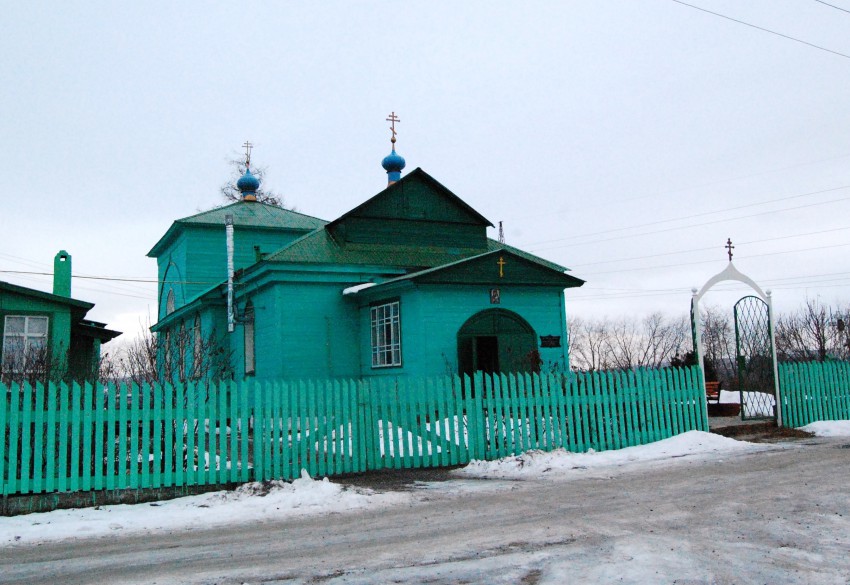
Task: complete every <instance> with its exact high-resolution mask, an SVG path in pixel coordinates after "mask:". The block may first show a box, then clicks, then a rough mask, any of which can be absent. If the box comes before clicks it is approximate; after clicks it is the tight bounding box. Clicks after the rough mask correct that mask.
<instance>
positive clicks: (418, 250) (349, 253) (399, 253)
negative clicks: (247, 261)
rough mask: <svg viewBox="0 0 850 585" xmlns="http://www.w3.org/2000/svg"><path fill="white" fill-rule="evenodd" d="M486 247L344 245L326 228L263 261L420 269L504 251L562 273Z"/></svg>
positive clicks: (519, 253) (491, 243)
mask: <svg viewBox="0 0 850 585" xmlns="http://www.w3.org/2000/svg"><path fill="white" fill-rule="evenodd" d="M485 245H486V248H485V249H483V250H482V249H480V248H479V249H468V248H467V249H464V248H446V247H427V246H397V245H390V244H351V243H348V244H345V245H344V246H343V245H340V244H339V243H338V242H337V241H335V240H334V239H333V238H332V237H331V235H330V234H329V233H328V230H327V227H326V228H324V229H320V230H316V231H315V232H312V233H309V234H307V235H306V236H304V237H302V238H299V239H297V240H295V241H294V242H292V243H291V244H289V245H287V246H286V247H284V248H282V249H280V250H278V251H277V252H275V253H273V254H271V255H269V256H267V257H266V259H265V261H266V262H286V263H305V264H355V265H361V266H364V265H368V266H392V267H396V268H405V269H413V270H420V269H423V268H432V267H434V266H441V265H444V264H448V263H450V262H456V261H458V260H462V259H464V258H469V257H471V256H477V255H479V254H481V253H483V252H488V251H493V250H507V251H510V252H511V253H513V254H515V255H517V256H519V257H522V258H525V259H527V260H530V261H533V262H536V263H538V264H541V265H543V266H546V267H548V268H550V269H552V270H557V271H558V272H563V271H565V270H566V268H564V267H563V266H560V265H558V264H555V263H554V262H549V261H548V260H544V259H543V258H538V257H537V256H534V255H533V254H529V253H528V252H523V251H522V250H519V249H517V248H514V247H512V246H507V245H505V244H500V243H499V242H497V241H496V240H492V239H490V238H487V239H486V241H485Z"/></svg>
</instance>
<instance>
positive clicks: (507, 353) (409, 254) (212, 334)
mask: <svg viewBox="0 0 850 585" xmlns="http://www.w3.org/2000/svg"><path fill="white" fill-rule="evenodd" d="M392 142H393V149H392V152H391V154H390V155H388V156H387V157H386V158H384V160H383V163H382V166H383V167H384V169H385V170H386V171H387V175H388V178H389V181H388V185H387V187H386V189H384V190H383V191H381V192H380V193H378V194H377V195H375V196H373V197H372V198H370V199H368V200H366V201H365V202H364V203H362V204H361V205H359V206H357V207H355V208H354V209H352V210H351V211H349V212H347V213H345V214H343V215H342V216H340V217H338V218H336V219H334V220H333V221H330V222H328V221H324V220H321V219H317V218H314V217H310V216H307V215H303V214H301V213H297V212H294V211H290V210H287V209H282V208H280V207H276V206H273V205H267V204H264V203H261V202H259V201H257V197H256V193H257V190H258V189H259V181H258V179H257V178H256V177H255V176H254V175H253V174H252V173H251V171H250V167H249V168H248V170H247V171H246V172H245V174H244V175H243V176H242V177H241V178H240V179H239V181H238V182H237V187H238V189H239V191H240V192H241V196H242V199H241V201H238V202H236V203H233V204H231V205H227V206H224V207H219V208H216V209H213V210H210V211H207V212H204V213H200V214H197V215H193V216H191V217H187V218H184V219H179V220H177V221H175V222H174V223H173V224H172V225H171V227H170V228H169V229H168V231H167V232H166V233H165V235H163V236H162V238H160V240H159V241H158V242H157V243H156V244H155V245H154V247H153V248H152V249H151V251H150V252H149V253H148V256H150V257H152V258H156V260H157V265H158V274H159V282H160V288H159V315H158V321H157V323H156V324H155V325H154V326H153V327H152V330H153V331H154V332H155V333H157V334H158V335H159V336H160V339H163V338H164V339H165V340H166V343H165V344H164V345H165V346H166V347H167V348H169V349H167V350H165V356H164V357H163V359H162V360H161V361H162V365H161V367H162V368H163V370H164V374H165V376H166V377H167V378H171V379H189V378H192V377H211V376H217V375H226V374H225V373H224V372H223V371H215V372H213V371H212V370H211V369H210V368H209V367H199V366H201V365H202V364H204V363H207V362H206V361H205V360H209V358H210V356H209V355H208V354H209V353H210V352H218V353H219V354H221V355H225V356H227V359H226V361H227V363H228V366H229V368H231V369H230V371H229V372H227V374H229V375H232V376H233V377H235V378H236V379H243V378H244V377H253V378H255V379H257V380H273V379H317V378H342V377H345V378H362V377H367V376H431V375H443V374H455V373H472V372H474V371H477V370H483V371H485V372H495V371H504V372H511V371H537V370H539V369H541V368H543V369H548V368H557V369H560V370H567V369H568V367H569V363H568V353H567V349H568V348H567V330H566V312H565V304H564V290H565V289H567V288H571V287H578V286H581V285H582V284H583V281H582V280H580V279H578V278H575V277H573V276H570V275H568V274H566V272H567V269H566V268H564V267H563V266H559V265H558V264H555V263H553V262H549V261H547V260H544V259H542V258H539V257H537V256H534V255H532V254H529V253H527V252H523V251H522V250H519V249H517V248H514V247H511V246H508V245H505V244H503V243H500V242H499V241H496V240H493V239H490V238H488V237H487V233H486V232H487V228H488V227H493V224H492V223H491V222H490V221H488V220H487V219H486V218H485V217H484V216H482V215H481V214H480V213H478V212H477V211H476V210H474V209H473V208H472V207H470V206H469V205H467V204H466V203H465V202H464V201H463V200H462V199H460V198H459V197H458V196H457V195H455V194H454V193H452V192H451V191H450V190H449V189H448V188H446V187H445V186H443V185H442V184H440V183H439V182H438V181H437V180H436V179H434V178H433V177H431V176H430V175H428V174H427V173H426V172H425V171H423V170H422V169H419V168H417V169H416V170H414V171H412V172H410V173H409V174H407V175H406V176H404V177H403V178H402V177H401V171H402V169H403V168H404V166H405V161H404V159H403V158H402V157H401V156H400V155H398V154H396V152H395V132H394V131H393V139H392ZM248 163H249V164H250V157H249V159H248ZM211 339H212V340H215V341H214V343H208V342H207V341H208V340H211Z"/></svg>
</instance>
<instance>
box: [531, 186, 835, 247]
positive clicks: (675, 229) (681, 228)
mask: <svg viewBox="0 0 850 585" xmlns="http://www.w3.org/2000/svg"><path fill="white" fill-rule="evenodd" d="M848 199H850V197H842V198H841V199H832V200H830V201H821V202H818V203H809V204H806V205H798V206H796V207H786V208H784V209H774V210H773V211H763V212H760V213H751V214H749V215H741V216H739V217H728V218H724V219H716V220H713V221H704V222H702V223H692V224H688V225H683V226H678V227H671V228H666V229H661V230H653V231H651V232H643V233H639V234H625V235H622V236H614V237H611V238H602V239H599V240H590V241H587V242H577V243H571V244H563V245H560V246H549V247H546V248H536V249H533V250H531V251H532V252H539V251H541V250H558V249H560V248H566V247H568V246H587V245H589V244H598V243H600V242H611V241H614V240H621V239H623V238H637V237H640V236H652V235H655V234H661V233H665V232H674V231H678V230H684V229H689V228H694V227H701V226H705V225H714V224H718V223H723V222H728V221H737V220H739V219H749V218H751V217H760V216H762V215H770V214H772V213H781V212H783V211H796V210H797V209H805V208H807V207H815V206H818V205H827V204H830V203H840V202H842V201H847V200H848ZM612 231H620V230H619V229H618V230H612ZM601 233H605V232H601ZM562 239H567V238H562ZM552 241H553V242H554V241H559V240H552Z"/></svg>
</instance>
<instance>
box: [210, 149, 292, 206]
mask: <svg viewBox="0 0 850 585" xmlns="http://www.w3.org/2000/svg"><path fill="white" fill-rule="evenodd" d="M229 164H230V166H231V168H232V172H231V174H230V178H229V179H228V180H227V182H226V183H225V184H224V185H222V186H221V196H222V197H224V199H225V200H226V201H228V202H230V201H242V192H241V191H239V188H238V187H236V182H237V181H238V180H239V178H240V177H241V176H242V175H244V174H245V171H246V170H247V169H248V167H247V165H246V164H245V160H243V159H231V160H230V161H229ZM267 170H268V167H251V174H253V175H254V176H255V177H257V179H259V180H260V188H259V189H257V192H256V194H255V196H256V197H257V201H259V202H260V203H266V204H268V205H274V206H277V207H283V206H284V204H283V195H281V194H279V193H275V192H274V191H270V190H267V189H265V188H263V179H264V178H265V176H266V171H267Z"/></svg>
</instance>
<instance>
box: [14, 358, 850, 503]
mask: <svg viewBox="0 0 850 585" xmlns="http://www.w3.org/2000/svg"><path fill="white" fill-rule="evenodd" d="M701 376H702V373H701V372H700V371H699V370H698V368H696V367H688V368H669V369H663V370H647V369H640V370H633V371H608V372H591V373H566V374H552V373H544V374H540V373H522V374H506V373H497V374H495V375H490V374H483V373H482V372H476V373H475V374H474V375H472V376H467V375H464V376H463V377H460V376H443V377H437V378H428V379H413V378H398V379H396V378H392V377H388V376H387V377H384V376H382V377H376V378H372V379H364V380H324V381H321V380H314V381H307V382H305V381H275V382H268V383H260V382H255V381H250V382H249V381H243V382H222V383H219V384H213V383H202V382H195V381H190V382H188V383H187V384H185V385H184V384H164V385H159V384H151V385H142V386H135V385H129V384H124V385H121V386H115V385H114V384H110V385H107V386H101V385H97V384H95V385H92V384H83V385H80V384H75V383H70V384H67V383H57V382H50V383H47V384H35V385H33V386H30V385H27V384H24V385H12V386H8V387H7V386H3V385H0V391H2V398H0V423H2V425H3V432H2V433H0V453H3V454H4V455H5V456H4V457H2V458H0V491H2V493H3V494H4V495H10V494H11V495H15V494H26V493H52V492H57V491H58V492H66V491H83V492H85V491H91V490H100V489H106V490H121V489H145V488H158V487H164V486H183V485H212V484H224V483H228V482H236V481H250V480H252V479H254V480H267V479H294V478H297V477H299V475H300V474H301V470H302V469H303V470H307V472H308V473H309V474H310V475H312V476H322V475H336V474H340V473H350V472H357V471H364V470H368V469H381V468H419V467H433V466H446V465H456V464H463V463H466V462H468V461H470V460H472V459H495V458H498V457H505V456H510V455H516V454H519V453H521V452H523V451H527V450H529V449H543V450H552V449H556V448H560V447H563V448H566V449H569V450H571V451H578V452H581V451H586V450H588V449H596V450H601V449H618V448H624V447H630V446H634V445H639V444H644V443H647V442H651V441H657V440H660V439H664V438H668V437H670V436H673V435H676V434H679V433H683V432H687V431H689V430H707V429H708V420H707V418H706V414H705V412H706V411H705V396H704V394H703V391H702V386H701ZM779 384H780V388H781V391H780V397H781V402H780V404H779V405H778V406H779V408H781V409H782V413H783V416H784V422H785V424H786V425H791V426H803V425H805V424H808V423H809V422H813V421H815V420H825V419H842V418H843V419H850V388H849V387H848V385H850V364H848V363H836V362H833V363H824V364H818V363H792V364H781V365H780V367H779Z"/></svg>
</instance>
